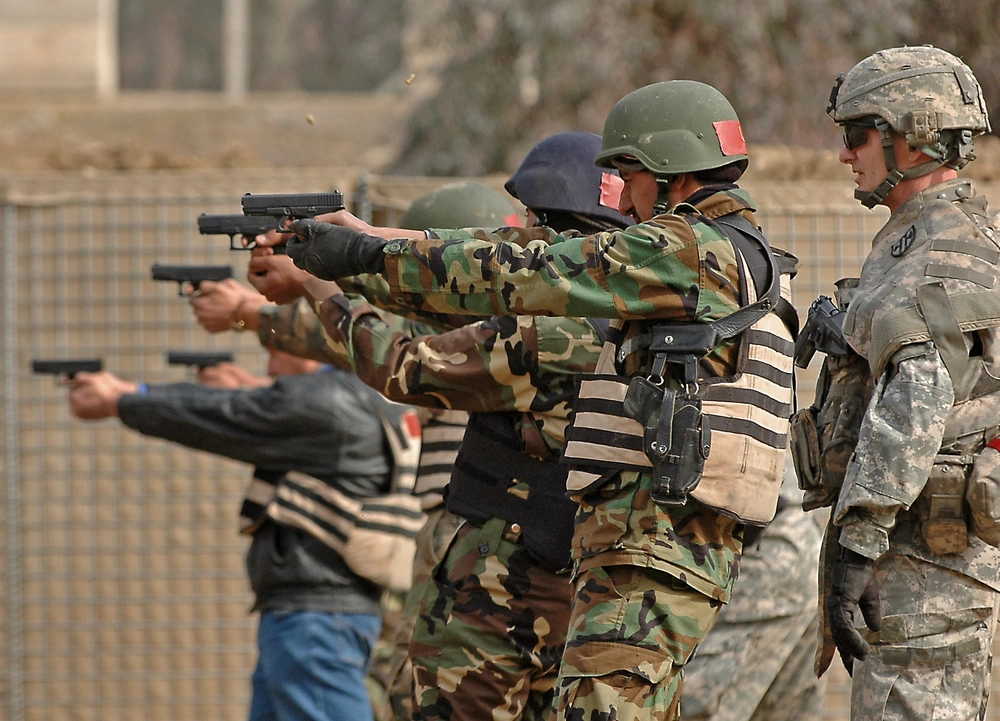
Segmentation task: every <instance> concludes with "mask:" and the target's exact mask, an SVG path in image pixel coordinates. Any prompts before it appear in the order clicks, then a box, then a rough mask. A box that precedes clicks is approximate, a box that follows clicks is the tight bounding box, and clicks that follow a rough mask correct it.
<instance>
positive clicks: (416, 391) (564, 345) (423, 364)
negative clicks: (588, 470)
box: [319, 294, 600, 449]
mask: <svg viewBox="0 0 1000 721" xmlns="http://www.w3.org/2000/svg"><path fill="white" fill-rule="evenodd" d="M319 315H320V319H321V320H322V323H323V326H324V327H325V328H326V332H327V335H328V337H329V338H330V340H331V342H332V343H334V344H338V345H341V346H343V347H345V348H346V349H347V352H348V355H349V356H350V359H351V361H352V362H353V364H354V370H355V372H356V373H357V374H358V376H359V377H360V378H361V379H362V380H363V381H364V382H365V383H367V384H368V385H370V386H372V387H373V388H375V389H376V390H378V391H380V392H381V393H383V394H384V395H385V396H386V397H387V398H389V399H391V400H394V401H399V402H402V403H409V404H411V405H419V406H429V407H435V408H448V409H455V410H465V411H476V412H493V411H520V412H522V413H527V414H530V416H531V423H532V424H533V425H534V426H535V427H536V428H537V429H538V430H539V431H540V432H541V434H542V437H543V440H544V442H545V443H546V445H547V446H549V447H550V448H551V449H559V448H561V445H562V442H563V439H564V436H565V428H566V424H567V422H568V417H569V402H570V401H571V399H572V397H573V395H574V393H575V376H576V374H578V373H584V372H590V371H592V370H593V369H594V367H595V365H596V362H597V357H598V355H599V353H600V341H599V339H598V336H597V333H596V331H595V330H594V328H593V326H592V325H591V324H590V323H588V322H586V321H585V320H582V319H574V318H538V319H535V318H530V317H526V316H522V317H518V318H493V319H490V320H488V321H479V322H476V323H473V324H470V325H466V326H464V327H462V328H457V329H454V330H451V331H448V332H446V333H440V334H435V335H428V334H426V333H425V334H416V333H414V332H413V328H412V327H406V326H405V325H401V324H400V323H394V322H392V321H391V318H392V316H391V315H390V314H385V313H380V312H379V311H377V310H376V309H374V308H372V306H371V305H370V304H369V303H367V302H366V301H365V300H364V299H361V298H357V297H351V296H349V295H346V294H339V295H333V296H331V297H328V298H326V299H324V300H323V301H322V302H321V303H320V306H319Z"/></svg>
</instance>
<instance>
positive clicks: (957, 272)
mask: <svg viewBox="0 0 1000 721" xmlns="http://www.w3.org/2000/svg"><path fill="white" fill-rule="evenodd" d="M998 262H1000V244H998V242H997V239H996V227H995V225H994V222H993V221H992V220H991V219H990V218H989V217H988V216H987V214H986V204H985V201H984V199H983V198H982V196H976V194H975V188H974V185H973V184H972V183H971V182H970V181H966V180H952V181H947V182H946V183H942V184H940V185H937V186H933V187H932V188H930V189H928V190H926V191H924V192H923V193H921V194H920V195H919V196H915V197H913V198H911V199H909V200H907V201H906V203H904V205H903V206H902V207H901V208H900V209H898V210H897V213H896V215H895V216H894V217H893V218H891V219H890V223H889V224H887V225H886V227H885V228H884V229H883V230H882V231H881V232H880V234H879V236H878V237H876V240H875V242H874V244H873V246H872V252H871V254H870V255H869V256H868V258H867V259H866V261H865V265H864V268H863V269H862V274H861V281H860V284H859V287H858V290H857V291H856V293H855V297H854V299H853V301H852V303H851V306H850V308H849V310H848V314H847V317H846V318H845V320H844V336H845V337H846V338H847V340H848V342H849V343H850V344H851V346H852V347H853V348H854V349H855V350H856V351H857V352H858V353H860V354H861V355H862V356H864V357H865V358H866V359H867V361H868V363H869V365H870V367H871V369H872V372H873V374H874V375H875V376H876V377H877V376H880V375H882V374H883V373H884V372H885V370H886V367H887V366H888V364H889V362H890V359H892V357H893V356H894V355H895V354H896V352H897V351H899V350H900V349H902V348H904V347H906V346H908V345H913V344H919V343H925V342H927V341H932V342H933V343H934V345H935V347H936V348H937V350H938V352H939V353H940V355H941V359H942V361H943V362H944V364H945V366H946V367H947V369H948V373H949V375H950V376H951V379H952V383H953V386H954V390H955V405H954V407H953V408H952V411H951V413H950V415H949V418H948V420H947V422H946V426H945V433H944V438H943V441H942V451H941V453H940V454H939V455H938V457H937V458H936V459H935V462H934V466H933V468H932V470H931V473H930V477H929V478H928V481H927V484H926V486H925V487H924V490H923V491H922V492H921V494H920V496H919V497H918V499H917V501H916V502H915V503H914V505H913V507H912V508H911V509H910V510H909V511H905V512H903V513H902V514H901V516H900V521H901V522H903V521H905V520H910V521H912V522H913V523H914V525H915V528H916V529H917V530H918V531H919V533H920V536H921V537H922V539H923V541H924V544H925V545H926V546H927V547H928V549H929V550H930V551H931V553H932V554H934V555H936V556H942V555H949V554H954V553H960V552H962V551H963V550H964V549H965V547H966V545H967V535H966V532H967V524H968V523H970V522H971V523H972V525H973V529H972V530H973V531H974V532H976V533H977V535H979V536H980V537H981V538H983V540H985V541H987V542H988V543H991V544H993V545H997V542H998V541H1000V535H998V531H997V527H998V526H1000V469H997V468H996V467H995V466H991V467H990V468H989V470H984V464H985V463H986V462H987V461H989V460H990V459H991V456H990V455H986V454H984V453H983V450H984V448H985V446H986V445H987V443H989V442H990V441H991V440H993V439H995V438H996V437H997V435H998V433H1000V420H998V415H997V408H998V406H1000V266H998ZM970 483H971V485H970ZM986 486H991V487H992V490H990V488H987V487H986ZM967 508H968V511H969V514H971V518H969V519H967V518H966V517H967V515H968V514H967V512H966V510H967Z"/></svg>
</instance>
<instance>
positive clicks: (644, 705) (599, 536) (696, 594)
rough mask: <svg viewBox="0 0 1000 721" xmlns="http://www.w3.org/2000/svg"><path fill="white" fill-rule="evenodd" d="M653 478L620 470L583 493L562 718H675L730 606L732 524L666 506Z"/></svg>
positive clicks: (694, 508)
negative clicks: (688, 674)
mask: <svg viewBox="0 0 1000 721" xmlns="http://www.w3.org/2000/svg"><path fill="white" fill-rule="evenodd" d="M651 482H652V479H651V477H650V476H648V475H646V474H637V473H620V474H616V475H615V476H614V477H613V478H611V479H610V480H609V481H608V482H607V483H605V484H604V485H602V486H601V487H600V488H599V489H597V490H595V491H593V492H591V493H588V494H585V495H583V496H581V497H579V502H580V510H579V511H578V513H577V519H576V529H575V532H574V537H573V553H574V558H575V562H576V580H575V596H574V599H573V609H572V615H571V618H570V626H569V634H568V636H567V640H566V653H565V655H564V656H563V663H562V666H561V668H560V671H559V685H558V688H557V697H556V699H555V700H554V704H553V705H554V709H553V710H554V717H555V718H556V719H561V720H565V721H612V720H620V721H624V720H625V719H650V720H653V719H655V720H656V721H666V720H668V719H675V718H677V717H678V712H679V705H680V703H679V697H680V690H681V685H682V682H683V673H684V667H685V666H686V664H687V663H688V661H689V660H690V659H691V656H692V654H693V653H694V651H695V648H696V647H697V646H698V644H699V643H701V641H702V640H703V639H704V638H705V636H706V635H707V634H708V632H709V631H710V630H711V628H712V626H713V625H714V624H715V621H716V618H717V617H718V615H719V612H720V610H721V609H722V607H723V605H724V603H725V602H727V601H728V600H729V590H730V588H731V587H732V584H733V580H734V578H735V576H736V574H737V573H738V569H739V561H740V550H741V546H742V539H741V537H740V536H739V535H735V536H734V531H735V530H736V529H735V526H736V524H735V522H734V521H732V520H731V519H728V518H726V517H724V516H722V515H721V514H718V513H715V512H714V511H712V510H710V509H708V508H706V507H705V506H702V505H701V504H699V503H698V502H697V501H693V500H689V502H688V503H687V504H685V505H684V506H661V505H659V504H657V503H656V502H654V501H653V500H652V498H651V491H650V489H651Z"/></svg>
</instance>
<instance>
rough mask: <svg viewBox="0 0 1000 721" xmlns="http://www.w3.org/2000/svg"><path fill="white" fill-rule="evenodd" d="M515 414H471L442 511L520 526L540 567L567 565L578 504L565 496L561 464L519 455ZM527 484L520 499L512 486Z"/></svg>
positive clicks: (527, 546) (481, 521)
mask: <svg viewBox="0 0 1000 721" xmlns="http://www.w3.org/2000/svg"><path fill="white" fill-rule="evenodd" d="M516 417H517V414H516V413H473V414H471V416H470V419H469V425H468V428H467V429H466V431H465V438H464V439H463V440H462V448H461V450H460V451H459V453H458V458H457V459H456V461H455V469H454V471H453V472H452V474H451V482H450V483H449V484H448V488H447V491H446V493H445V507H446V508H447V509H448V510H449V511H451V512H452V513H456V514H458V515H460V516H463V517H465V518H467V519H469V520H470V521H472V522H473V523H485V522H486V521H488V520H490V519H491V518H502V519H503V520H505V521H507V522H508V523H511V524H517V525H518V526H520V532H521V538H522V539H523V542H524V546H525V548H527V549H528V551H529V552H530V553H531V555H532V556H534V557H535V559H536V560H537V561H538V562H539V563H540V564H542V565H543V566H544V567H546V568H548V569H549V570H551V571H559V570H562V569H564V568H566V567H568V566H569V563H570V549H571V545H572V540H573V522H574V516H575V514H576V509H577V504H576V503H574V502H573V501H571V500H570V499H569V498H567V496H566V473H567V469H566V467H565V466H563V465H562V464H560V463H559V459H558V458H554V457H553V458H549V459H545V460H542V459H539V458H534V457H532V456H529V455H527V454H525V453H524V452H522V451H521V449H520V448H521V443H520V439H519V438H518V436H517V432H516V430H515V428H514V419H515V418H516ZM516 481H520V482H522V483H524V484H526V485H527V487H528V490H527V493H526V494H524V495H519V494H517V493H515V492H512V491H513V489H512V488H511V487H512V484H513V483H514V482H516Z"/></svg>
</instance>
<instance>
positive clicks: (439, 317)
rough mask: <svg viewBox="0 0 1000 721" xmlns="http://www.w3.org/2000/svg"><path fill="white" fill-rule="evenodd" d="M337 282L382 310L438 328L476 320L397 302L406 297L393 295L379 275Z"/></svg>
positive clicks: (354, 277) (451, 326)
mask: <svg viewBox="0 0 1000 721" xmlns="http://www.w3.org/2000/svg"><path fill="white" fill-rule="evenodd" d="M337 283H338V284H339V285H340V287H341V288H343V290H344V292H345V293H350V294H352V295H358V296H361V297H362V298H365V299H366V300H367V301H368V302H369V303H371V304H372V305H374V306H377V307H378V308H381V309H382V310H386V311H389V312H390V313H394V314H395V315H399V316H402V317H403V318H407V319H409V320H414V321H419V322H420V323H424V324H426V325H428V326H431V327H433V328H437V329H439V330H451V329H452V328H461V327H462V326H463V325H467V324H469V323H472V322H474V321H475V320H476V319H475V318H474V317H471V316H469V315H459V314H457V313H430V312H427V313H422V312H420V311H419V310H417V309H415V308H414V304H413V303H406V302H399V301H405V300H406V297H405V296H400V295H394V294H393V293H392V292H391V290H390V289H389V283H387V282H386V280H385V278H383V277H382V276H380V275H374V274H371V273H366V274H364V275H354V276H351V277H349V278H341V279H340V280H339V281H337ZM397 298H398V299H399V300H397ZM418 307H419V306H418ZM486 317H488V316H486ZM484 319H485V317H484Z"/></svg>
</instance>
